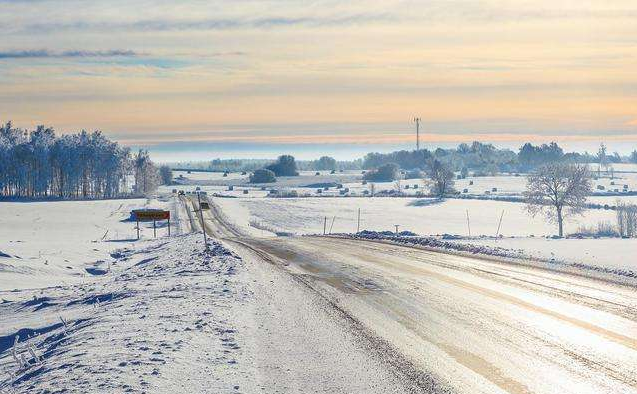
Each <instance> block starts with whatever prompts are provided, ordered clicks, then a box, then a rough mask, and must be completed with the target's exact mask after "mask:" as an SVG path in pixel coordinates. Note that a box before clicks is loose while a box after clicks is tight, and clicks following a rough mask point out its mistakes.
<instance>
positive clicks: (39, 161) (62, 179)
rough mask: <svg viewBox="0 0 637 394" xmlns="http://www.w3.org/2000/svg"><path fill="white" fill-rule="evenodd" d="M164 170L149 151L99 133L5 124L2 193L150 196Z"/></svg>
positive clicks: (1, 131) (0, 142) (0, 153)
mask: <svg viewBox="0 0 637 394" xmlns="http://www.w3.org/2000/svg"><path fill="white" fill-rule="evenodd" d="M159 182H160V176H159V170H158V168H157V166H155V164H154V163H153V162H152V160H151V159H150V156H149V155H148V152H147V151H143V150H140V151H139V152H137V153H135V154H131V152H130V149H128V148H125V147H122V146H120V145H119V144H118V143H117V142H114V141H111V140H109V139H108V138H106V137H105V136H104V135H103V134H102V133H101V132H100V131H94V132H87V131H84V130H83V131H81V132H78V133H75V134H65V135H62V136H57V135H56V134H55V131H54V130H53V129H52V128H49V127H45V126H38V127H37V128H36V129H35V130H30V131H29V130H25V129H21V128H16V127H14V126H13V124H12V123H11V122H7V123H6V124H4V125H1V126H0V196H2V197H5V198H13V197H18V198H34V199H35V198H59V199H97V198H115V197H122V196H133V195H140V196H141V195H146V194H148V193H150V192H153V191H154V190H156V189H157V187H158V185H159Z"/></svg>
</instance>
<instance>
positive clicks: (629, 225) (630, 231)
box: [615, 200, 637, 238]
mask: <svg viewBox="0 0 637 394" xmlns="http://www.w3.org/2000/svg"><path fill="white" fill-rule="evenodd" d="M615 213H616V215H617V232H619V235H620V236H621V237H626V238H633V237H635V236H637V205H635V204H626V203H625V202H622V201H619V200H618V201H617V209H616V211H615Z"/></svg>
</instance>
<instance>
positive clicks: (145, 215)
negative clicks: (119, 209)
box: [132, 209, 170, 222]
mask: <svg viewBox="0 0 637 394" xmlns="http://www.w3.org/2000/svg"><path fill="white" fill-rule="evenodd" d="M132 214H133V218H134V219H135V220H137V221H139V222H144V221H149V222H151V221H153V220H168V219H170V211H164V210H162V209H133V211H132Z"/></svg>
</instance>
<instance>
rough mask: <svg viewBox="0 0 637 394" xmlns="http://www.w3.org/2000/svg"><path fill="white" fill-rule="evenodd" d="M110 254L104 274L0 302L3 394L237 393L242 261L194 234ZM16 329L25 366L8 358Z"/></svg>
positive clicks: (19, 352) (148, 242)
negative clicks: (234, 311) (235, 322)
mask: <svg viewBox="0 0 637 394" xmlns="http://www.w3.org/2000/svg"><path fill="white" fill-rule="evenodd" d="M116 255H117V261H116V263H115V265H114V269H113V273H112V274H111V276H109V277H108V278H107V279H106V280H105V281H101V282H100V283H95V284H93V285H82V286H72V287H67V288H52V289H47V290H46V291H45V292H43V293H39V294H33V293H30V292H21V293H20V294H21V295H22V296H23V297H24V298H23V299H21V300H16V301H12V302H3V303H0V391H1V390H2V389H6V388H12V389H15V391H16V392H25V393H26V392H29V393H31V392H75V393H98V392H113V393H115V392H117V393H121V392H152V393H160V392H164V393H175V392H204V390H203V389H204V388H205V389H206V390H208V391H209V392H231V391H234V390H235V386H237V383H236V381H234V380H233V379H234V378H235V376H233V373H232V369H233V368H234V365H235V364H236V353H237V352H238V350H239V346H238V345H237V343H236V339H235V336H236V327H234V326H232V324H231V321H232V319H231V318H230V314H231V308H230V307H231V305H233V304H234V303H236V302H237V300H240V299H241V298H242V297H243V293H242V292H241V289H240V288H238V286H237V285H236V282H235V280H234V277H235V275H236V273H237V271H238V270H239V269H240V267H241V264H242V262H241V260H240V259H239V258H237V257H236V256H234V255H233V254H232V253H231V252H230V251H228V250H227V249H225V248H224V247H222V246H221V245H220V244H218V243H215V242H213V243H212V248H211V249H210V251H209V252H205V251H203V245H202V243H201V241H200V240H199V237H197V236H195V235H186V236H178V237H174V238H172V239H170V240H167V239H163V240H156V241H147V242H143V248H141V249H123V250H121V251H119V252H118V253H117V254H116ZM120 265H125V266H128V268H126V269H122V268H120V267H119V266H120ZM34 333H35V334H39V335H38V336H35V337H33V338H29V337H28V335H31V336H33V334H34ZM17 335H20V338H19V342H18V345H17V347H16V354H18V358H19V359H20V358H21V357H22V355H24V358H25V360H26V364H27V365H23V366H19V365H18V363H16V361H15V360H14V358H13V356H12V355H11V353H12V348H13V344H14V340H15V337H16V336H17ZM34 356H35V357H34ZM229 370H230V371H229ZM204 381H205V385H204V384H203V382H204ZM237 389H238V387H237Z"/></svg>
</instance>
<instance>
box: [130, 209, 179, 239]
mask: <svg viewBox="0 0 637 394" xmlns="http://www.w3.org/2000/svg"><path fill="white" fill-rule="evenodd" d="M131 215H132V216H133V217H134V218H135V222H136V223H137V239H139V222H151V221H152V222H153V236H154V237H157V221H158V220H168V235H169V236H170V211H164V210H163V209H133V210H132V211H131Z"/></svg>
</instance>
